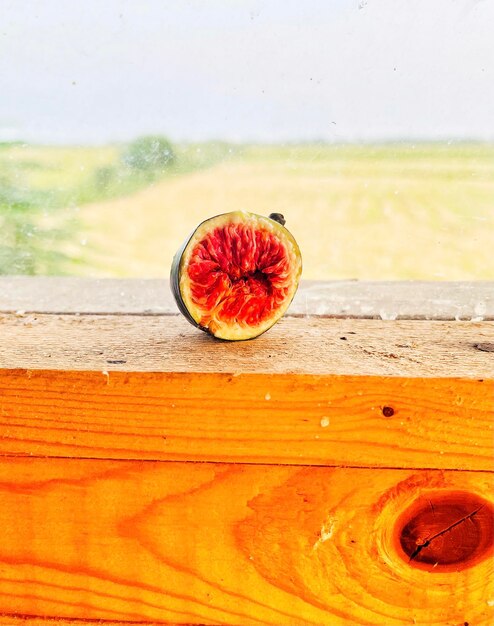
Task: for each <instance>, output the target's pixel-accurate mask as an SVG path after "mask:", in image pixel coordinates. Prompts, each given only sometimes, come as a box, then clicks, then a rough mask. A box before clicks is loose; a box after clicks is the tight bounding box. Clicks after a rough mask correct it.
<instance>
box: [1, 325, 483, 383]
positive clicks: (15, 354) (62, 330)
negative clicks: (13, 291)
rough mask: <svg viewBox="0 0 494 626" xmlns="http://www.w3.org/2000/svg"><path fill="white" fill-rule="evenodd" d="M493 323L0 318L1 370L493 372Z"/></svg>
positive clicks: (477, 375) (417, 374)
mask: <svg viewBox="0 0 494 626" xmlns="http://www.w3.org/2000/svg"><path fill="white" fill-rule="evenodd" d="M493 347H494V324H493V323H492V322H476V323H471V322H439V321H411V320H403V321H380V320H339V319H336V320H335V319H325V318H323V319H319V318H309V319H306V318H300V319H299V318H286V319H282V320H281V321H280V322H279V323H278V324H276V325H275V326H274V327H273V328H272V329H270V330H269V331H268V332H267V333H265V334H264V335H262V336H261V337H259V338H257V339H255V340H253V341H245V342H233V343H232V342H222V341H218V340H214V339H212V338H211V337H210V336H208V335H206V334H205V333H203V332H201V331H199V330H197V329H195V328H194V327H192V326H191V325H190V324H189V323H188V322H187V321H186V320H185V319H184V318H182V317H178V316H170V317H161V316H159V317H146V316H126V315H120V316H118V315H116V316H103V315H80V316H74V315H38V314H35V315H34V314H33V315H26V316H23V317H19V316H16V315H5V314H4V315H0V368H5V369H15V368H25V369H62V370H78V369H80V370H94V371H100V372H104V371H114V370H115V371H117V370H120V371H131V372H138V371H151V372H164V371H166V372H189V373H190V372H198V373H205V372H210V373H230V374H232V373H233V374H238V373H268V374H275V373H276V374H318V375H322V374H330V375H348V376H352V375H363V376H408V377H420V378H430V377H456V378H460V377H461V378H463V377H464V378H472V379H473V378H477V379H478V378H494V352H492V349H493Z"/></svg>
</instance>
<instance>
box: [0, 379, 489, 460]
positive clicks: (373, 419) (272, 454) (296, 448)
mask: <svg viewBox="0 0 494 626" xmlns="http://www.w3.org/2000/svg"><path fill="white" fill-rule="evenodd" d="M493 417H494V381H492V380H490V381H489V380H481V381H479V380H456V379H447V378H445V379H414V378H412V379H409V378H398V377H380V376H377V377H369V376H314V375H305V376H303V375H288V374H285V375H268V374H266V375H263V374H243V375H237V376H234V375H228V374H186V373H177V374H173V373H166V372H161V373H152V372H141V373H130V372H107V373H104V374H103V373H102V372H63V371H27V372H26V371H9V370H0V454H15V455H33V454H34V455H48V456H67V457H94V458H123V459H131V458H137V459H162V460H203V461H227V462H230V461H235V462H262V463H290V464H304V463H310V464H319V465H321V464H324V465H346V466H370V467H403V468H406V467H412V468H413V467H415V468H445V469H448V468H451V469H479V470H491V469H494V460H493V451H494V444H493Z"/></svg>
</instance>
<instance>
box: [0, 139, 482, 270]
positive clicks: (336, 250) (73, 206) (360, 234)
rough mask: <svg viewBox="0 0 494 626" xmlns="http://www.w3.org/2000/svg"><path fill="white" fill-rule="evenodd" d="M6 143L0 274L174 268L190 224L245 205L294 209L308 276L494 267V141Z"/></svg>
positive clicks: (291, 222)
mask: <svg viewBox="0 0 494 626" xmlns="http://www.w3.org/2000/svg"><path fill="white" fill-rule="evenodd" d="M174 149H175V152H176V161H175V163H174V164H173V166H172V167H169V168H167V169H166V170H163V171H160V172H151V173H150V172H148V171H136V170H131V169H129V168H128V167H126V166H125V165H124V164H123V163H122V158H121V156H122V151H123V150H125V146H108V147H94V148H70V147H64V148H56V147H41V146H26V145H4V146H2V147H0V233H1V234H0V273H3V274H16V273H17V274H19V273H20V274H23V273H26V274H74V275H83V276H119V277H131V276H132V277H162V276H166V275H167V274H168V271H169V266H170V262H171V258H172V256H173V254H174V252H175V251H176V249H177V248H178V247H179V245H180V244H181V243H182V241H183V239H184V238H185V237H186V236H187V234H188V233H189V232H190V231H191V230H192V229H193V228H194V226H195V225H196V224H197V223H199V221H201V220H202V219H205V218H207V217H209V216H211V215H215V214H217V213H222V212H226V211H230V210H236V209H246V210H249V211H253V212H257V213H262V214H267V213H270V212H280V213H283V214H284V215H285V216H286V218H287V226H288V227H289V228H290V230H291V231H292V232H293V234H294V235H295V237H296V238H297V239H298V241H299V243H300V247H301V250H302V254H303V257H304V276H305V277H306V278H318V279H331V278H337V279H342V278H345V279H352V278H359V279H408V278H415V279H431V280H436V279H437V280H461V279H465V280H468V279H488V278H491V279H492V278H493V276H494V255H493V254H492V250H491V248H492V245H493V243H494V146H493V145H487V144H473V143H472V144H468V143H459V144H452V145H447V144H417V145H410V144H401V143H397V144H387V145H378V146H372V145H368V146H367V145H365V146H364V145H363V146H351V145H342V146H329V145H297V146H241V147H239V146H228V145H226V144H211V143H209V144H197V145H193V146H191V145H189V146H175V147H174Z"/></svg>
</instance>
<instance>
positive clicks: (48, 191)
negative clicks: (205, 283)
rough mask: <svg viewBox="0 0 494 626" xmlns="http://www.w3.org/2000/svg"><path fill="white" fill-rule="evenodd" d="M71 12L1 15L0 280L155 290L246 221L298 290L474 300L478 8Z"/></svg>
mask: <svg viewBox="0 0 494 626" xmlns="http://www.w3.org/2000/svg"><path fill="white" fill-rule="evenodd" d="M89 4H94V7H95V8H96V6H97V7H98V15H99V17H98V20H97V23H96V22H95V21H94V20H91V18H88V15H87V14H90V13H91V11H83V10H82V9H81V7H78V6H77V5H76V3H66V4H64V5H62V4H60V3H57V2H55V1H52V0H43V1H34V0H30V1H28V2H26V3H22V4H21V3H16V2H11V3H9V2H7V3H4V4H2V7H1V8H0V18H2V19H1V20H0V21H1V25H2V33H1V39H0V53H1V54H0V77H1V79H2V97H1V98H0V273H1V274H27V275H78V276H101V277H103V276H108V277H165V276H167V275H168V272H169V267H170V264H171V259H172V257H173V254H174V253H175V251H176V250H177V249H178V247H179V246H180V244H181V243H182V242H183V240H184V239H185V237H186V236H187V235H188V234H189V233H190V231H191V230H192V229H193V228H194V227H195V226H196V225H197V224H198V223H199V222H200V221H202V220H203V219H206V218H207V217H210V216H212V215H216V214H218V213H223V212H227V211H232V210H238V209H245V210H248V211H251V212H254V213H260V214H269V213H270V212H279V213H283V214H284V215H285V217H286V219H287V227H288V228H289V229H290V230H291V231H292V232H293V234H294V235H295V237H296V238H297V240H298V241H299V244H300V247H301V250H302V254H303V259H304V277H305V278H313V279H331V278H335V279H353V278H358V279H381V280H384V279H409V278H413V279H429V280H462V279H465V280H471V279H492V278H493V276H494V255H493V253H492V246H493V243H494V116H492V111H493V110H494V86H493V85H494V75H493V64H494V44H493V43H492V37H491V34H490V32H489V28H488V27H487V24H488V23H489V19H488V18H494V10H493V5H492V3H489V2H484V1H482V0H480V1H470V0H456V1H449V0H448V1H443V0H438V3H437V4H436V3H434V8H432V7H431V5H430V3H427V2H425V1H421V0H418V2H417V3H412V4H414V8H413V10H412V9H411V8H410V4H411V3H409V2H406V0H396V2H388V1H387V0H381V1H380V2H377V1H376V2H373V1H372V0H369V1H368V2H362V1H360V2H354V1H353V0H331V1H329V2H322V1H316V0H310V1H309V2H307V3H306V4H304V5H301V4H300V3H295V2H291V1H288V2H281V0H267V1H266V2H255V1H253V0H245V1H244V0H241V1H239V2H238V3H233V4H232V3H227V2H223V1H220V0H211V1H210V2H206V3H199V2H197V1H191V2H171V3H161V2H158V1H153V0H148V1H144V2H142V3H139V6H137V3H130V2H126V1H124V0H121V1H120V0H109V1H108V2H106V3H104V4H103V5H101V6H100V5H99V4H98V5H97V4H96V2H95V1H93V0H90V2H89ZM233 5H234V6H233ZM86 8H87V7H86Z"/></svg>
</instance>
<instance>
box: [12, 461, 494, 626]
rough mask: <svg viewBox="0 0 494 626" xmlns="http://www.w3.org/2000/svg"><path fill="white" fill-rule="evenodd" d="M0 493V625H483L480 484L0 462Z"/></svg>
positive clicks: (290, 471)
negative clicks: (46, 620) (415, 550)
mask: <svg viewBox="0 0 494 626" xmlns="http://www.w3.org/2000/svg"><path fill="white" fill-rule="evenodd" d="M0 487H1V489H0V524H1V527H2V542H1V545H0V559H1V569H0V613H1V614H2V615H3V617H4V619H5V618H6V617H7V616H10V615H12V616H15V615H21V616H29V615H34V616H40V617H53V618H56V619H58V620H59V621H60V623H63V618H68V619H71V618H82V619H86V620H100V619H101V620H110V623H111V620H115V621H118V620H130V621H134V622H139V621H141V622H153V621H154V622H162V623H166V622H172V623H189V622H192V623H202V624H237V625H243V624H248V625H249V626H251V625H254V624H276V625H277V626H279V625H280V624H284V625H285V624H286V625H297V626H298V625H300V624H307V625H311V624H332V625H334V626H338V625H343V624H345V625H347V624H387V625H388V626H394V625H397V626H398V625H399V626H402V625H403V624H406V623H415V624H423V625H430V624H433V623H441V624H463V623H464V622H468V623H471V624H475V625H480V624H486V625H487V624H491V623H492V621H493V619H494V612H493V611H494V606H493V605H494V601H493V600H494V580H493V568H492V560H491V559H492V511H493V509H492V494H493V489H492V487H493V476H492V474H483V473H478V472H447V471H408V470H382V471H377V472H376V471H373V470H356V469H331V468H315V467H304V468H290V467H276V466H270V467H264V466H242V465H239V464H236V465H224V464H222V465H215V464H201V463H198V464H193V463H187V464H174V463H155V462H138V461H130V462H128V461H125V462H122V461H120V462H115V461H78V460H70V461H67V460H56V459H50V460H43V459H10V460H8V461H2V462H0ZM479 502H480V503H481V505H480V508H479V507H478V506H477V505H476V504H475V503H479ZM454 503H456V504H455V506H456V507H457V510H456V509H455V506H453V504H454ZM462 503H464V506H465V507H466V508H464V509H462V508H461V507H462V506H463V505H462ZM472 505H474V506H475V507H476V508H473V509H472ZM464 511H467V513H466V514H464ZM434 516H437V517H438V519H437V520H435V519H434ZM448 516H449V517H448ZM450 519H451V520H452V522H451V524H452V528H451V529H449V530H446V529H447V526H445V525H444V524H445V523H446V524H449V520H450ZM451 524H449V525H451ZM438 528H439V529H442V531H441V530H439V531H437V529H438ZM431 529H432V530H431ZM434 529H436V530H435V531H434ZM429 531H431V532H432V531H434V535H429V536H430V541H429V543H428V544H427V545H425V546H423V548H422V549H421V551H420V554H417V555H415V556H414V557H413V558H410V557H409V556H408V552H407V550H408V543H407V542H408V541H409V540H410V539H414V538H415V537H418V535H417V533H426V536H428V535H427V533H429ZM435 535H437V537H435ZM420 541H421V540H419V539H418V538H417V545H418V543H419V542H420ZM422 543H424V542H422ZM421 545H422V544H421ZM26 619H27V617H25V618H24V621H26ZM13 623H15V622H13Z"/></svg>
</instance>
